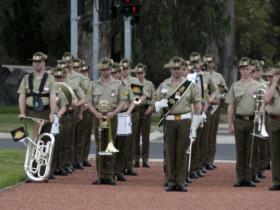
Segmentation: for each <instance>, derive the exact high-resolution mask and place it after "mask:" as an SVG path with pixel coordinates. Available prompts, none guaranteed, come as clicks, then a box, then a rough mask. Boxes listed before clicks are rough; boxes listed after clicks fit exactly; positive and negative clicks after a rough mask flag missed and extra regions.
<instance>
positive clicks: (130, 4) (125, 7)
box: [120, 0, 142, 17]
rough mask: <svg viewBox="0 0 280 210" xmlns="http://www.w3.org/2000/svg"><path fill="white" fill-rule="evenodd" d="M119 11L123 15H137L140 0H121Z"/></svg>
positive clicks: (140, 4) (140, 3)
mask: <svg viewBox="0 0 280 210" xmlns="http://www.w3.org/2000/svg"><path fill="white" fill-rule="evenodd" d="M120 6H121V12H122V14H123V15H124V16H126V17H128V16H133V17H135V16H139V15H140V10H141V6H142V0H121V5H120Z"/></svg>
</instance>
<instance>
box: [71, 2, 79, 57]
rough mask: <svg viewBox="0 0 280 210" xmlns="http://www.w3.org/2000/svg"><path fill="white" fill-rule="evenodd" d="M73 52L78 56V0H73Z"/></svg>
mask: <svg viewBox="0 0 280 210" xmlns="http://www.w3.org/2000/svg"><path fill="white" fill-rule="evenodd" d="M70 20H71V54H72V55H73V56H75V57H77V56H78V0H71V19H70Z"/></svg>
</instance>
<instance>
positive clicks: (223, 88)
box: [203, 54, 227, 170]
mask: <svg viewBox="0 0 280 210" xmlns="http://www.w3.org/2000/svg"><path fill="white" fill-rule="evenodd" d="M203 61H204V63H205V64H206V66H207V71H208V72H209V73H210V78H211V80H212V81H213V82H214V83H215V85H216V86H217V87H218V91H217V92H218V93H217V97H216V98H214V99H213V100H212V104H211V105H210V108H208V110H209V111H210V112H211V113H210V115H208V118H207V121H208V123H209V129H208V132H207V136H208V145H207V149H206V154H205V155H206V163H205V168H206V169H207V170H213V169H214V168H216V167H217V166H216V165H214V160H215V154H216V139H217V131H218V126H219V120H220V106H221V105H222V103H223V100H224V99H225V98H224V97H225V93H226V92H227V85H226V83H225V80H224V77H223V75H222V74H220V73H218V72H216V68H217V67H216V63H215V60H214V56H213V55H211V54H207V55H205V56H204V57H203Z"/></svg>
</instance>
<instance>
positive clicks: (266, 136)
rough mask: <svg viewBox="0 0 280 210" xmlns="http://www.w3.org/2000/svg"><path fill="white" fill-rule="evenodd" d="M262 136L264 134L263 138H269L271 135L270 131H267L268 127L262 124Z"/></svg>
mask: <svg viewBox="0 0 280 210" xmlns="http://www.w3.org/2000/svg"><path fill="white" fill-rule="evenodd" d="M261 136H262V137H263V138H268V136H269V135H268V133H267V132H266V129H265V127H264V126H262V130H261Z"/></svg>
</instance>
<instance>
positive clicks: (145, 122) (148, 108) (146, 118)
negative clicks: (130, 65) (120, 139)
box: [133, 63, 155, 168]
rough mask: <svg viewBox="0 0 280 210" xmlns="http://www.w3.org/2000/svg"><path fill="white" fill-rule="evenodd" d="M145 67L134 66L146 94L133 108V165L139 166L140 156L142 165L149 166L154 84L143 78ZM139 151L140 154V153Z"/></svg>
mask: <svg viewBox="0 0 280 210" xmlns="http://www.w3.org/2000/svg"><path fill="white" fill-rule="evenodd" d="M146 69H147V67H146V66H145V65H144V64H142V63H138V64H137V65H136V66H135V69H134V72H135V74H136V76H137V78H138V80H139V81H140V83H141V84H142V85H143V90H144V92H145V94H146V95H147V98H146V100H144V101H141V104H139V105H138V106H137V107H136V108H135V109H136V110H135V111H136V112H138V113H139V114H138V115H137V117H138V118H137V121H138V123H137V124H138V126H137V127H136V133H135V138H134V139H133V140H134V141H133V143H134V145H133V151H134V165H133V166H134V167H139V161H140V158H141V159H142V164H143V167H145V168H149V167H150V166H149V164H148V160H149V146H150V127H151V116H152V112H153V105H152V97H153V94H154V91H155V88H154V85H153V83H152V82H151V81H148V80H146V79H145V75H146ZM140 136H142V149H140ZM140 151H141V155H140Z"/></svg>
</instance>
